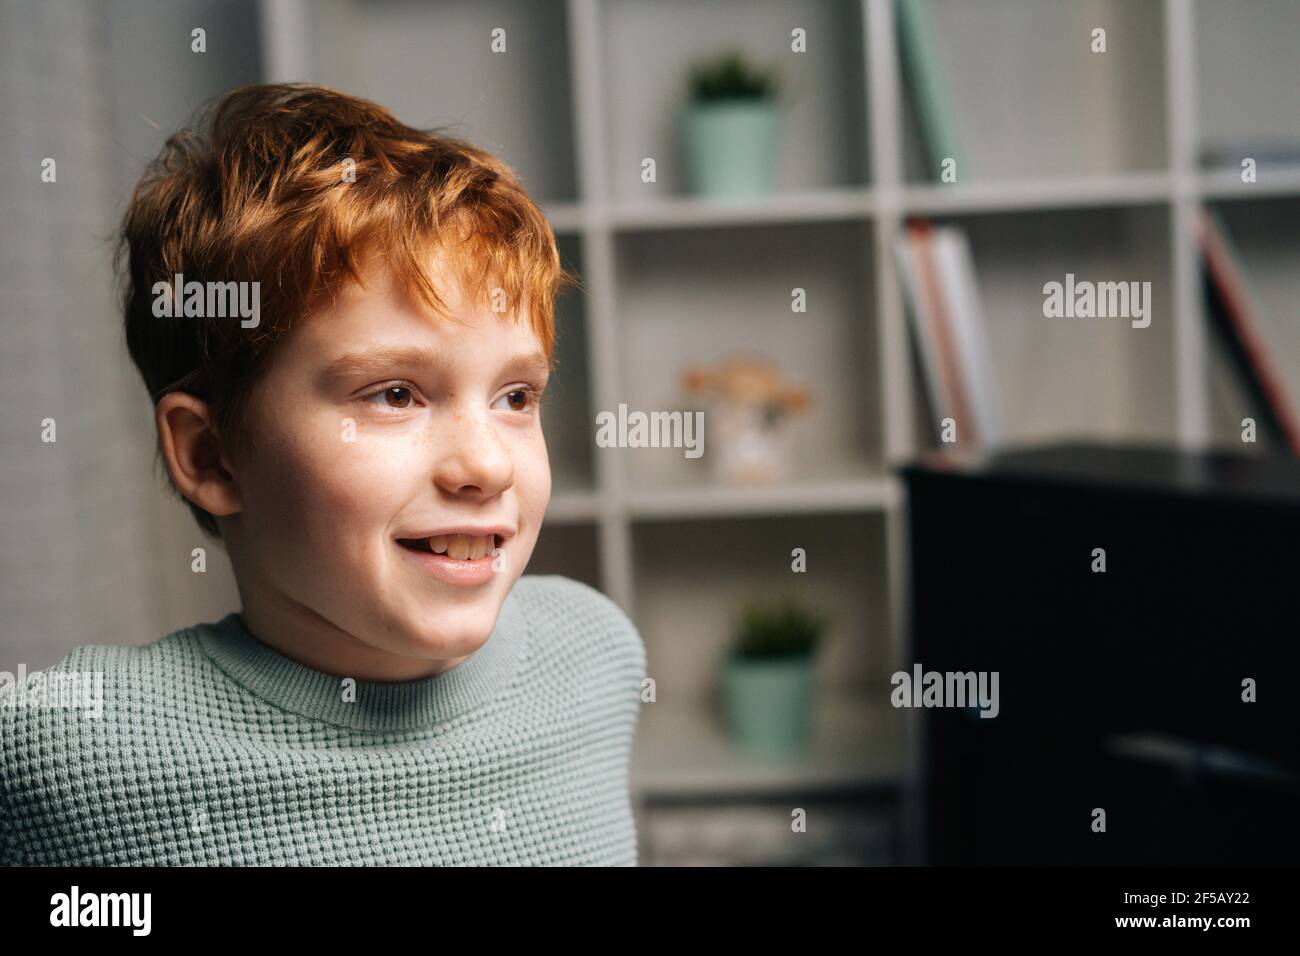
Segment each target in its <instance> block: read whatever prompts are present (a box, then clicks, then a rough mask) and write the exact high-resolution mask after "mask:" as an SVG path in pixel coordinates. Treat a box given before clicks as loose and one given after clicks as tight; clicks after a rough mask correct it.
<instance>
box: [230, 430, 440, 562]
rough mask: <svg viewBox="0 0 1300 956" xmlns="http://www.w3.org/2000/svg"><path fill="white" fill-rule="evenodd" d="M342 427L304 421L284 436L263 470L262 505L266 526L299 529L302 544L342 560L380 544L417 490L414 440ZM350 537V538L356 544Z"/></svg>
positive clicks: (258, 497)
mask: <svg viewBox="0 0 1300 956" xmlns="http://www.w3.org/2000/svg"><path fill="white" fill-rule="evenodd" d="M356 437H357V440H356V441H355V442H347V441H344V439H343V431H342V428H341V427H340V428H333V427H328V428H327V427H313V428H306V427H303V428H302V429H301V430H300V431H298V432H296V433H288V432H284V433H281V434H280V435H278V436H276V440H275V443H274V444H272V445H270V447H269V448H268V451H269V452H270V453H269V454H267V455H266V456H265V457H264V459H263V460H262V461H260V462H259V463H258V467H257V469H256V475H255V480H256V486H257V487H256V489H255V491H256V494H255V495H254V496H250V497H251V498H252V499H253V501H255V502H256V505H255V508H254V510H255V511H256V512H257V514H256V518H257V522H258V523H259V525H261V526H262V527H263V528H265V529H272V528H274V529H276V531H277V532H278V533H279V534H280V535H282V536H291V538H292V540H293V541H294V542H295V544H296V546H298V547H303V546H306V547H310V548H313V549H324V548H326V547H328V548H329V549H330V550H329V553H331V554H332V555H333V556H334V559H335V560H337V559H339V558H342V557H343V556H344V555H345V554H346V553H347V551H348V550H350V549H352V548H355V549H357V550H358V551H364V550H365V549H367V548H371V547H373V538H374V533H375V532H383V531H385V530H386V529H387V528H388V526H389V525H390V524H391V522H392V520H393V519H394V517H395V516H396V515H398V514H399V513H400V512H401V509H402V506H403V502H404V501H406V500H408V499H409V498H410V497H411V488H410V487H409V484H410V476H412V475H413V474H415V472H416V463H415V462H414V461H413V460H412V459H414V458H415V457H416V454H417V453H418V448H417V447H414V443H412V442H391V441H380V440H376V439H375V438H374V437H373V436H371V437H369V438H368V437H367V436H365V435H363V434H362V432H361V430H360V428H358V431H357V436H356ZM349 542H350V544H349Z"/></svg>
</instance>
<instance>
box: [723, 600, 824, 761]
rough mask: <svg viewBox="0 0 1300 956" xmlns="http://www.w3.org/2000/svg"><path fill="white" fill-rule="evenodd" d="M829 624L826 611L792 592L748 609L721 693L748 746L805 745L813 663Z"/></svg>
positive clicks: (780, 748) (777, 750)
mask: <svg viewBox="0 0 1300 956" xmlns="http://www.w3.org/2000/svg"><path fill="white" fill-rule="evenodd" d="M825 624H826V618H825V616H824V615H822V614H820V613H817V612H815V611H813V610H811V609H809V608H808V607H806V606H804V605H803V604H801V603H800V602H799V601H798V600H797V599H796V598H795V597H793V596H792V595H786V596H785V597H784V598H782V599H780V600H777V601H774V602H768V601H765V600H762V599H756V600H751V601H750V602H748V603H747V604H746V606H745V607H744V609H743V611H742V615H741V621H740V627H739V631H738V634H737V637H736V641H735V644H734V646H733V647H732V649H731V651H730V653H729V654H728V655H727V658H726V663H725V666H724V672H723V691H724V698H725V703H726V710H727V718H728V721H729V724H730V727H731V731H732V734H733V736H734V737H735V739H736V740H737V741H738V742H739V743H740V745H741V746H742V747H744V748H745V749H746V750H750V751H754V752H760V753H768V754H790V753H793V752H797V751H798V750H800V749H802V748H803V747H804V745H805V744H806V742H807V738H808V729H809V724H810V720H811V712H812V692H813V661H814V656H815V652H816V649H817V645H818V643H819V642H820V640H821V635H822V630H823V628H824V627H825Z"/></svg>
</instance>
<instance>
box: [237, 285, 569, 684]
mask: <svg viewBox="0 0 1300 956" xmlns="http://www.w3.org/2000/svg"><path fill="white" fill-rule="evenodd" d="M449 275H450V274H449V273H448V272H447V271H444V270H443V269H442V268H441V266H438V267H436V268H435V270H434V273H433V278H434V281H435V283H436V284H437V287H438V290H439V294H440V295H442V297H443V299H444V301H445V302H446V303H447V305H448V306H449V308H450V309H451V310H452V312H453V314H454V315H455V316H457V317H458V318H459V319H461V320H463V323H462V324H452V323H450V322H446V321H443V320H441V319H440V318H439V317H436V316H430V315H429V314H428V312H427V311H424V310H422V309H421V308H419V307H418V306H417V305H416V304H415V302H414V301H413V300H412V299H411V298H410V297H409V296H408V295H407V294H406V293H405V292H404V291H403V290H402V289H401V286H400V285H399V284H397V283H395V282H393V281H392V280H391V278H390V277H389V276H387V274H386V273H383V272H371V273H370V274H367V275H366V282H367V287H366V288H364V289H362V288H360V287H357V286H355V285H349V286H348V287H347V288H346V289H345V290H344V291H343V292H342V293H341V294H340V296H339V297H338V299H337V300H336V301H335V302H333V303H327V304H326V305H325V306H324V307H322V309H320V310H319V311H318V312H316V313H315V314H313V315H311V316H309V317H308V318H307V319H306V320H305V321H304V322H302V323H300V324H299V325H298V326H297V327H296V328H295V329H293V330H292V331H291V332H290V333H289V334H288V335H287V336H286V338H285V340H284V341H283V342H281V343H280V345H279V346H278V351H277V353H276V355H275V357H274V358H273V359H272V362H271V365H270V367H269V368H268V369H267V370H266V372H265V374H264V375H263V376H262V378H261V379H260V380H259V382H258V384H257V386H256V388H255V390H254V393H253V395H252V396H251V400H250V403H249V405H250V407H249V412H248V418H247V422H248V427H249V429H250V430H251V438H252V443H253V446H254V447H253V448H252V449H251V450H250V451H249V452H248V453H247V454H246V455H244V456H241V457H240V458H239V459H237V461H236V462H235V464H234V473H235V478H236V481H237V483H238V487H239V493H240V496H241V505H242V509H241V510H240V511H239V512H238V513H236V514H235V515H233V516H231V517H230V518H228V519H226V521H227V522H228V523H229V527H230V533H229V535H228V538H227V540H228V543H229V545H230V549H231V557H232V560H233V561H234V562H235V567H236V570H237V572H238V575H239V588H240V594H241V596H242V598H243V602H244V614H245V618H246V619H248V620H249V623H250V626H251V627H252V629H253V630H254V632H255V633H256V632H257V631H258V629H259V627H260V628H261V629H262V630H263V631H265V632H267V633H270V634H274V635H275V638H276V641H275V642H276V643H278V644H285V643H293V644H295V645H296V646H298V647H299V648H300V649H302V650H306V649H307V646H308V645H311V646H313V647H314V651H315V654H316V655H317V656H316V658H315V659H313V658H311V657H310V656H309V657H308V663H312V664H315V665H316V666H321V665H322V664H323V661H322V660H321V659H320V657H321V656H322V655H325V654H326V653H328V649H330V648H333V649H334V651H335V652H336V653H335V654H334V658H335V659H340V658H341V659H342V661H350V662H352V663H353V664H355V668H354V671H353V672H356V671H362V670H364V671H373V672H375V673H369V674H365V675H362V676H369V677H371V678H372V679H399V680H400V679H408V678H410V677H413V676H421V675H423V674H428V673H432V672H436V671H438V670H441V669H443V667H441V666H435V667H430V663H431V662H434V661H437V662H441V664H444V665H446V666H451V664H453V663H459V662H460V660H461V659H463V658H465V657H467V656H468V655H470V654H472V653H473V652H474V651H475V650H477V649H478V648H479V647H480V646H481V645H482V644H483V643H484V642H485V641H486V640H487V638H488V636H489V635H490V634H491V632H492V629H493V627H494V626H495V623H496V620H497V615H498V612H499V611H500V609H501V605H502V602H503V601H504V600H505V598H506V596H507V594H508V593H509V591H510V588H511V587H512V586H513V584H514V582H515V581H516V580H517V579H518V577H519V575H520V574H521V573H522V572H523V570H524V566H525V565H526V564H527V563H528V559H529V557H530V556H531V554H532V551H533V546H534V545H535V544H536V541H537V535H538V531H539V530H540V528H541V524H542V516H543V514H544V513H545V511H546V507H547V504H548V502H549V500H550V494H551V475H550V465H549V462H548V460H547V453H546V443H545V441H544V439H543V437H542V423H541V418H540V409H539V408H538V407H537V404H536V401H537V396H536V394H535V393H536V392H537V391H538V390H540V389H541V388H543V387H544V386H545V385H546V376H547V368H546V360H545V355H544V352H543V350H542V347H541V343H540V342H539V341H538V340H537V337H536V335H535V334H534V333H533V331H532V330H531V329H530V328H529V326H528V324H527V322H515V321H512V320H511V319H510V318H509V317H508V316H506V315H505V314H502V313H495V312H493V311H491V308H490V306H489V304H488V303H480V302H472V301H466V300H465V299H464V298H463V296H462V290H461V286H460V284H459V282H458V281H457V280H455V279H452V278H449ZM530 359H533V360H536V361H535V364H529V362H528V360H530ZM463 526H471V527H494V528H504V529H505V532H504V533H503V534H502V535H501V537H500V539H498V541H499V547H500V548H501V551H500V553H499V554H498V555H497V556H496V558H495V562H494V556H493V554H492V551H491V549H492V547H495V546H498V544H497V543H495V542H494V543H491V544H489V545H488V553H487V554H486V555H485V556H484V557H483V558H482V559H480V560H478V561H475V562H472V563H473V564H474V565H478V566H479V568H480V570H479V573H478V574H477V575H475V574H474V573H473V572H471V573H470V574H469V575H464V574H462V579H461V580H459V581H457V580H452V578H454V577H455V573H454V572H456V571H457V562H453V561H449V560H448V558H447V557H435V556H434V555H433V554H431V553H420V552H418V551H415V550H412V549H411V548H410V547H409V546H408V544H404V543H401V542H404V541H407V542H408V543H409V540H410V539H416V538H421V537H427V536H429V535H430V534H431V533H433V532H437V531H440V530H443V529H448V528H455V527H463ZM225 530H226V529H225V527H224V526H223V533H225ZM471 554H472V552H471ZM452 556H453V557H459V556H460V555H459V554H458V553H457V550H456V549H453V552H452ZM493 563H495V564H496V565H498V566H499V568H498V569H493V568H492V565H493ZM459 569H460V570H461V571H462V572H463V571H464V569H465V566H464V565H463V564H461V565H459ZM484 569H486V571H484ZM465 578H468V579H469V580H465ZM378 673H383V674H385V675H388V676H387V677H378V676H377V674H378Z"/></svg>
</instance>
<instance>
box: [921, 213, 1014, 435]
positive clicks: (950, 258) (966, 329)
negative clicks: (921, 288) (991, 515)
mask: <svg viewBox="0 0 1300 956" xmlns="http://www.w3.org/2000/svg"><path fill="white" fill-rule="evenodd" d="M934 250H935V258H936V259H937V260H938V262H939V281H940V282H941V283H942V285H943V290H944V296H945V298H946V299H947V302H948V309H947V313H948V316H949V318H950V320H951V326H950V328H951V334H952V337H953V340H954V342H955V343H956V348H957V356H958V361H959V363H960V365H961V372H962V381H963V382H965V385H966V391H967V405H968V407H969V408H970V409H971V413H972V414H973V415H974V417H975V427H976V430H977V432H978V435H979V441H980V445H981V446H982V447H983V448H984V450H986V451H993V450H995V449H997V448H998V447H999V446H1001V445H1002V443H1003V441H1004V440H1005V435H1006V432H1005V427H1004V423H1003V419H1002V398H1001V395H1000V393H999V391H998V384H997V378H996V375H995V374H994V371H993V360H992V355H991V350H990V348H989V336H988V327H987V326H986V325H985V324H984V311H983V309H982V308H981V306H980V295H979V285H978V280H977V279H976V276H975V261H974V259H973V258H971V252H970V242H969V240H967V238H966V233H965V232H963V231H962V230H960V229H957V228H955V227H952V226H945V227H943V228H940V229H936V230H935V231H934Z"/></svg>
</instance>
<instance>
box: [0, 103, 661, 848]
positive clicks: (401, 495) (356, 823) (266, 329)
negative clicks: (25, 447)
mask: <svg viewBox="0 0 1300 956" xmlns="http://www.w3.org/2000/svg"><path fill="white" fill-rule="evenodd" d="M121 253H122V254H123V257H124V258H125V260H126V269H125V274H124V279H123V302H124V309H125V314H126V339H127V345H128V348H129V350H130V353H131V357H132V359H133V360H134V362H135V364H136V366H137V367H138V368H139V370H140V373H141V375H142V376H143V378H144V381H145V384H146V386H147V387H148V389H149V392H150V395H151V397H152V399H153V401H154V403H155V423H156V426H157V432H158V445H159V452H160V456H161V458H162V461H163V462H164V464H165V466H166V470H167V474H168V476H169V478H170V481H171V484H172V486H173V487H174V488H175V490H176V491H177V492H178V493H179V494H180V495H181V496H182V497H183V499H184V500H185V501H186V503H187V504H188V506H189V508H190V510H191V511H192V512H193V514H194V516H195V518H196V520H197V521H198V523H199V525H200V527H201V528H203V529H204V531H205V532H207V533H208V534H209V535H211V536H214V537H219V538H220V540H221V541H222V542H223V543H224V546H225V547H226V549H227V551H228V552H229V555H230V560H231V564H232V566H233V568H234V572H235V577H236V580H237V583H238V588H239V595H240V602H241V609H240V611H239V612H238V613H231V614H229V615H227V616H226V617H225V618H223V619H222V620H220V621H218V622H216V623H205V624H197V625H195V626H194V627H191V628H186V629H184V630H181V631H177V632H175V633H173V634H169V635H167V636H166V637H164V638H162V639H161V640H158V641H155V642H154V643H152V644H149V645H146V646H143V647H133V646H107V645H88V646H84V647H80V648H78V649H77V650H75V651H73V652H72V653H71V654H69V655H68V656H67V657H66V658H64V660H62V661H61V662H60V663H59V664H57V665H55V666H54V667H52V668H49V669H48V671H49V673H63V672H67V673H77V674H83V673H84V674H96V675H99V674H102V686H103V703H102V715H101V717H99V718H98V719H96V718H94V717H93V716H91V715H90V714H89V713H85V714H82V713H79V712H78V711H77V710H75V709H74V710H68V709H66V708H62V709H61V708H56V707H52V706H49V705H48V701H46V702H45V703H44V705H43V704H42V701H41V695H40V694H38V693H30V691H31V690H32V688H31V687H30V686H29V685H30V684H31V683H32V681H31V680H29V681H28V683H27V684H19V685H13V684H11V685H10V687H9V688H8V689H5V688H4V687H3V685H0V697H3V698H4V699H3V703H4V705H5V706H4V707H2V708H0V862H3V863H6V864H10V865H50V864H53V865H109V866H113V865H123V864H150V865H194V864H199V865H205V864H236V865H239V864H247V865H283V864H290V865H293V864H297V865H336V864H525V865H526V864H541V865H552V864H606V865H635V863H636V834H635V826H634V822H633V817H632V808H631V803H630V798H629V792H628V779H627V777H628V761H629V756H630V749H631V744H632V739H633V735H634V733H635V728H636V722H637V717H638V707H639V704H640V684H641V680H642V677H643V675H644V673H645V653H644V647H643V645H642V642H641V639H640V637H639V635H638V634H637V631H636V629H635V627H634V626H633V625H632V624H631V622H630V621H629V620H628V619H627V617H626V615H624V614H623V612H622V611H621V610H620V609H619V608H618V607H617V606H616V605H615V604H614V603H613V602H612V601H610V600H609V599H608V598H606V597H604V596H603V595H601V594H600V593H599V592H597V591H595V590H593V589H591V588H589V587H588V586H586V585H584V584H580V583H578V582H576V581H571V580H569V579H567V578H563V577H559V576H542V577H521V574H522V572H523V570H524V567H525V565H526V564H527V563H528V559H529V556H530V555H531V553H532V550H533V546H534V544H535V543H536V541H537V535H538V531H539V529H540V527H541V522H542V516H543V514H544V512H545V511H546V506H547V503H548V501H549V499H550V490H551V488H550V470H549V464H548V461H547V453H546V445H545V442H544V440H543V436H542V427H541V418H540V408H539V405H538V403H539V401H540V399H541V396H542V393H543V390H544V389H545V387H546V381H547V376H548V374H549V371H550V368H551V365H552V348H553V343H554V324H553V306H554V298H555V295H556V294H557V292H558V290H560V289H561V288H563V287H564V286H566V285H567V284H569V283H572V282H574V281H575V277H573V276H571V275H570V274H569V273H567V272H566V271H565V270H563V269H562V267H561V266H560V261H559V256H558V253H557V250H556V246H555V240H554V236H553V234H552V232H551V230H550V228H549V226H548V224H547V222H546V220H545V219H544V217H543V216H542V213H541V211H540V210H539V209H538V208H537V206H536V205H535V204H534V203H533V202H532V201H531V200H530V199H529V197H528V196H527V195H526V194H525V192H524V190H523V188H522V187H521V186H520V184H519V183H518V181H517V180H516V178H515V176H514V175H513V173H512V172H511V171H510V170H509V169H508V167H506V166H505V165H503V164H502V163H501V162H500V161H498V160H497V159H495V158H494V157H492V156H490V155H488V154H487V153H485V152H483V151H481V150H478V149H476V148H474V147H473V146H470V145H469V144H467V143H465V142H463V141H461V140H457V139H452V138H448V137H444V136H440V135H437V134H435V133H427V132H421V131H417V130H415V129H412V128H410V127H407V126H405V125H403V124H401V123H399V122H398V121H397V120H396V119H395V118H394V117H393V116H392V115H391V114H390V113H389V112H388V111H387V110H385V109H383V108H382V107H380V106H378V105H376V104H374V103H370V102H367V101H365V100H361V99H357V98H354V97H351V96H347V95H344V94H342V93H339V92H337V91H333V90H329V89H325V88H320V87H313V86H306V85H300V84H291V85H261V86H250V87H242V88H240V89H236V90H234V91H232V92H230V93H228V94H227V95H226V96H225V97H224V98H222V100H221V101H220V102H219V103H217V104H216V105H215V108H214V109H213V110H212V111H211V112H210V113H209V114H206V115H205V116H202V117H200V119H199V121H198V122H196V124H195V128H194V129H190V130H185V131H182V132H181V133H178V134H177V135H176V136H173V137H172V138H171V139H170V140H169V141H168V143H167V145H166V147H165V148H164V150H163V153H162V155H161V156H160V157H159V158H158V159H157V160H156V161H155V162H154V163H153V164H152V165H151V166H150V167H149V169H148V170H147V171H146V173H145V176H144V178H143V179H142V180H141V182H140V184H139V185H138V186H137V187H136V190H135V193H134V194H133V196H132V198H131V202H130V205H129V208H128V209H127V213H126V217H125V222H124V225H123V230H122V246H121ZM249 306H251V308H250V307H249ZM182 559H183V560H186V561H188V560H189V556H188V555H185V556H184V557H183V558H182ZM36 676H39V675H33V677H36Z"/></svg>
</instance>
